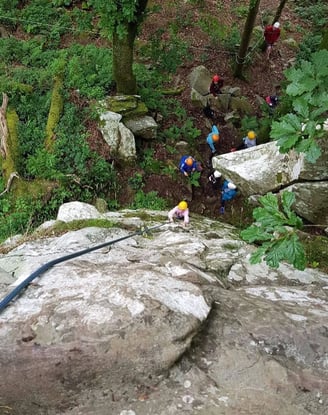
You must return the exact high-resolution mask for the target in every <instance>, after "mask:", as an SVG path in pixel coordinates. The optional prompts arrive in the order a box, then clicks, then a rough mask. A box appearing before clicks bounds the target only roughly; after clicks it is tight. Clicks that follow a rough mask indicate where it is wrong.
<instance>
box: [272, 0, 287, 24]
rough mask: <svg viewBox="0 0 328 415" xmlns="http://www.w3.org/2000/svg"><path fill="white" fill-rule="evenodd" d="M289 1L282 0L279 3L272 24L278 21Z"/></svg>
mask: <svg viewBox="0 0 328 415" xmlns="http://www.w3.org/2000/svg"><path fill="white" fill-rule="evenodd" d="M286 3H287V0H281V1H280V3H279V6H278V8H277V11H276V14H275V16H274V19H273V22H272V24H274V23H275V22H278V21H279V19H280V16H281V13H282V11H283V8H284V7H285V4H286Z"/></svg>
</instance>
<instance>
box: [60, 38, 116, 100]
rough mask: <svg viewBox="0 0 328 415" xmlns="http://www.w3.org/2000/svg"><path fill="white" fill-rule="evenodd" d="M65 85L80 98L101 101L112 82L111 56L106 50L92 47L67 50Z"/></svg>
mask: <svg viewBox="0 0 328 415" xmlns="http://www.w3.org/2000/svg"><path fill="white" fill-rule="evenodd" d="M67 60H68V64H67V69H66V78H65V85H66V86H67V87H68V88H73V89H76V90H78V91H79V94H80V95H81V96H84V97H87V98H95V99H101V98H103V97H104V96H105V95H106V92H107V91H108V90H109V89H110V86H111V84H112V82H113V78H112V75H111V73H112V54H111V52H110V50H109V49H107V48H98V47H96V46H94V45H91V44H90V45H86V46H83V45H78V44H75V45H72V46H71V47H70V48H69V49H68V50H67Z"/></svg>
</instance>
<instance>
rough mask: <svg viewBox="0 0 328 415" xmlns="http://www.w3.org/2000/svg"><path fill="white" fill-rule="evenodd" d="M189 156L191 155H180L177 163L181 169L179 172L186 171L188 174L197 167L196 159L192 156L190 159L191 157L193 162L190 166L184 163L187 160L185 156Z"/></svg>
mask: <svg viewBox="0 0 328 415" xmlns="http://www.w3.org/2000/svg"><path fill="white" fill-rule="evenodd" d="M189 157H191V156H188V155H187V156H182V157H181V159H180V163H179V170H180V171H181V173H183V174H184V173H188V174H190V173H191V172H193V171H196V169H197V162H196V160H195V159H194V158H193V157H191V158H192V159H193V163H192V166H188V165H187V164H186V163H185V161H186V160H187V158H189Z"/></svg>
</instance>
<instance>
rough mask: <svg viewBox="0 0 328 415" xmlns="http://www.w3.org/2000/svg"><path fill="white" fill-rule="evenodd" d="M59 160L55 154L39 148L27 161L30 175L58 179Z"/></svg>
mask: <svg viewBox="0 0 328 415" xmlns="http://www.w3.org/2000/svg"><path fill="white" fill-rule="evenodd" d="M56 167H57V160H56V156H55V155H54V154H49V153H48V151H47V150H46V149H44V148H39V149H37V151H36V154H35V155H32V156H30V157H29V158H28V159H27V162H26V168H27V171H28V172H29V175H30V176H32V177H39V178H42V179H56V178H57V177H58V170H57V168H56Z"/></svg>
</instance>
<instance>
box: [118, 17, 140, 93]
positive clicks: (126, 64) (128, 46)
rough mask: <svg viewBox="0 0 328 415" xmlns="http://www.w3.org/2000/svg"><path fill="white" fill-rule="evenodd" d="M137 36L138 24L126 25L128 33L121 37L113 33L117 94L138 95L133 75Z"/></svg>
mask: <svg viewBox="0 0 328 415" xmlns="http://www.w3.org/2000/svg"><path fill="white" fill-rule="evenodd" d="M136 34H137V24H136V23H128V24H126V33H125V34H124V35H123V36H120V35H119V34H118V33H117V32H116V31H114V33H113V77H114V79H115V82H116V92H118V93H119V94H125V95H134V94H136V93H137V82H136V77H135V75H134V73H133V69H132V65H133V50H134V48H133V46H134V40H135V37H136Z"/></svg>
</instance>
